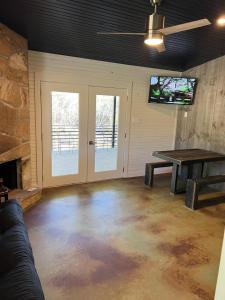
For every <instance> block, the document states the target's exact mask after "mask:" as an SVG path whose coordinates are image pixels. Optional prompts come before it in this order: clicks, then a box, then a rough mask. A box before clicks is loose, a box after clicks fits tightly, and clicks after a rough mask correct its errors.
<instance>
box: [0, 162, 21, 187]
mask: <svg viewBox="0 0 225 300" xmlns="http://www.w3.org/2000/svg"><path fill="white" fill-rule="evenodd" d="M0 178H3V183H4V186H7V187H8V188H9V189H10V190H13V189H20V188H21V187H22V182H21V159H15V160H12V161H8V162H4V163H1V164H0Z"/></svg>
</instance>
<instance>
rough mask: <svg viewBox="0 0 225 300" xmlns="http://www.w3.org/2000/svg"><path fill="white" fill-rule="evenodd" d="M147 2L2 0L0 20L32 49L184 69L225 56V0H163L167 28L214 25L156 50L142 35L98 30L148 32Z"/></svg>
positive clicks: (179, 35)
mask: <svg viewBox="0 0 225 300" xmlns="http://www.w3.org/2000/svg"><path fill="white" fill-rule="evenodd" d="M152 10H153V8H152V7H151V5H150V2H149V0H17V1H16V0H1V3H0V21H1V22H2V23H4V24H6V25H7V26H9V27H10V28H12V29H13V30H15V31H16V32H18V33H20V34H21V35H23V36H24V37H26V38H27V39H28V41H29V49H31V50H37V51H43V52H49V53H56V54H64V55H70V56H77V57H82V58H90V59H96V60H102V61H109V62H115V63H122V64H129V65H138V66H145V67H155V68H162V69H171V70H179V71H183V70H185V69H188V68H190V67H192V66H195V65H199V64H201V63H204V62H206V61H208V60H211V59H214V58H217V57H219V56H222V55H225V27H223V28H219V27H217V26H216V24H215V21H216V19H217V18H218V17H219V16H220V15H222V14H225V0H214V1H212V0H163V1H162V4H161V6H160V9H159V13H161V14H162V15H165V16H166V26H172V25H176V24H180V23H184V22H189V21H194V20H197V19H202V18H205V17H206V18H208V19H209V20H210V21H212V22H213V25H211V26H208V27H204V28H199V29H194V30H191V31H187V32H183V33H177V34H174V35H171V36H168V37H166V38H165V45H166V49H167V51H166V52H164V53H157V52H156V51H155V50H153V49H151V48H149V47H148V46H146V45H144V42H143V37H141V36H102V35H97V34H96V32H97V31H125V32H145V23H146V18H147V16H148V15H149V14H151V13H152Z"/></svg>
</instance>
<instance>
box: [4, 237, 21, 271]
mask: <svg viewBox="0 0 225 300" xmlns="http://www.w3.org/2000/svg"><path fill="white" fill-rule="evenodd" d="M0 260H1V262H0V276H2V275H3V274H4V273H7V272H9V271H11V270H12V268H13V267H15V266H16V263H17V258H16V255H15V252H13V251H10V249H9V247H8V245H7V243H5V242H4V239H3V238H2V237H1V238H0Z"/></svg>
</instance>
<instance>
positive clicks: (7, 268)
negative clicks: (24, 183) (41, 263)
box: [0, 200, 45, 300]
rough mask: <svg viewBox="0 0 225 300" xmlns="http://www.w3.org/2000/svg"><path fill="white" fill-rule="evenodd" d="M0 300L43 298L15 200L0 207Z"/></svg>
mask: <svg viewBox="0 0 225 300" xmlns="http://www.w3.org/2000/svg"><path fill="white" fill-rule="evenodd" d="M0 299H1V300H44V299H45V298H44V294H43V291H42V287H41V283H40V280H39V277H38V274H37V271H36V269H35V265H34V257H33V253H32V249H31V245H30V242H29V239H28V235H27V230H26V226H25V224H24V220H23V211H22V208H21V207H20V205H19V204H18V203H17V201H16V200H10V201H7V202H6V203H3V204H1V205H0Z"/></svg>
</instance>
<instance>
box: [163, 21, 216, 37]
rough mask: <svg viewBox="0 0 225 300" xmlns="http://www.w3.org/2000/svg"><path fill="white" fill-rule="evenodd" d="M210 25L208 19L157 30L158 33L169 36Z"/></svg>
mask: <svg viewBox="0 0 225 300" xmlns="http://www.w3.org/2000/svg"><path fill="white" fill-rule="evenodd" d="M210 24H211V22H210V21H209V20H208V19H201V20H198V21H193V22H188V23H184V24H180V25H175V26H170V27H166V28H162V29H159V31H160V32H161V33H163V34H164V35H169V34H173V33H177V32H181V31H186V30H191V29H195V28H199V27H203V26H207V25H210Z"/></svg>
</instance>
